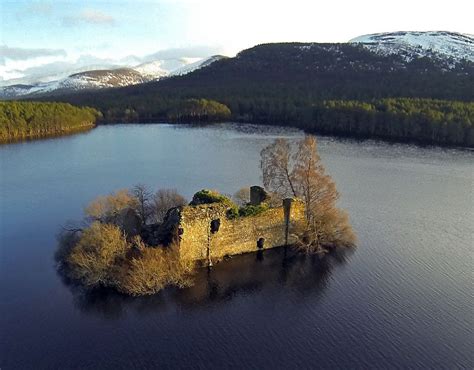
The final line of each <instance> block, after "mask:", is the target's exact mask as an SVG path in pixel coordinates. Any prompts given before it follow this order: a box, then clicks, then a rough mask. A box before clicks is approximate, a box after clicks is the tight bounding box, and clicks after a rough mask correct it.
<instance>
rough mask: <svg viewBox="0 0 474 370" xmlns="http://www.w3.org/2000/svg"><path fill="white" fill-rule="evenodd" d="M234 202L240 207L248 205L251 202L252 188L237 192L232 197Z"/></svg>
mask: <svg viewBox="0 0 474 370" xmlns="http://www.w3.org/2000/svg"><path fill="white" fill-rule="evenodd" d="M232 200H233V201H234V202H235V203H236V204H237V205H238V206H241V207H242V206H245V205H246V204H247V203H249V202H250V188H249V187H245V188H241V189H239V190H237V192H236V193H235V194H234V196H233V197H232Z"/></svg>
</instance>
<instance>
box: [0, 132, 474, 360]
mask: <svg viewBox="0 0 474 370" xmlns="http://www.w3.org/2000/svg"><path fill="white" fill-rule="evenodd" d="M301 136H302V133H301V132H300V131H298V130H293V129H289V130H288V129H283V128H276V127H271V128H269V127H260V126H253V125H234V124H223V125H210V126H207V127H205V128H199V127H192V126H171V125H143V126H137V125H120V126H107V127H99V128H97V129H95V130H93V131H91V132H88V133H85V134H80V135H76V136H70V137H65V138H58V139H51V140H44V141H36V142H29V143H18V144H11V145H4V146H1V147H0V166H1V167H0V186H1V191H0V209H1V211H0V212H1V223H0V225H1V228H0V236H1V239H0V240H1V270H0V274H1V281H0V284H1V286H0V288H1V306H0V307H1V315H0V320H1V321H0V327H1V331H2V335H1V336H0V340H1V347H0V349H1V358H0V360H1V362H0V367H2V368H70V367H75V368H77V367H80V368H88V367H93V368H143V367H159V368H167V367H186V366H187V367H196V368H228V367H234V368H235V367H239V368H242V367H244V368H295V367H303V368H308V367H311V368H314V367H321V368H334V367H340V368H368V367H371V368H390V367H397V368H400V367H411V368H417V367H418V368H420V367H423V368H440V367H443V368H472V367H473V366H474V360H473V356H472V354H471V349H472V345H473V314H472V312H473V311H472V282H473V281H472V244H473V243H472V242H473V240H472V235H473V234H474V226H473V221H472V220H473V219H474V212H473V173H474V165H473V163H474V161H473V159H474V153H472V152H468V151H462V150H454V149H444V148H420V147H416V146H411V145H405V144H386V143H381V142H377V141H363V142H357V141H354V140H339V139H334V138H327V137H323V138H319V150H320V154H321V157H322V159H323V162H324V163H325V165H326V167H327V169H328V172H329V173H330V174H331V175H332V176H333V177H334V179H335V180H336V183H337V185H338V189H339V190H340V192H341V194H342V197H341V201H340V205H341V206H342V207H343V208H346V209H347V210H348V211H349V213H350V216H351V221H352V223H353V225H354V228H355V230H356V232H357V234H358V237H359V246H358V248H357V249H356V250H355V252H354V253H352V254H350V255H345V256H341V255H337V256H332V257H330V258H329V259H326V260H323V261H320V260H319V259H317V258H311V257H304V256H294V255H293V254H292V253H291V252H289V255H287V256H286V258H284V257H285V255H284V253H285V251H284V249H279V250H274V251H268V252H266V253H264V254H263V255H257V254H255V255H253V254H250V255H244V256H239V257H235V258H232V259H231V260H230V261H227V262H225V263H222V264H220V265H218V266H216V268H215V269H213V270H212V271H211V272H209V273H208V272H207V271H206V270H202V271H201V272H200V273H199V275H198V276H197V277H196V281H195V285H194V286H193V287H192V288H189V289H184V290H166V291H165V292H163V293H160V294H158V295H155V296H151V297H141V298H129V297H123V296H120V295H117V294H115V293H112V292H100V293H97V292H96V293H95V294H90V293H88V294H86V293H85V292H84V291H82V290H80V289H77V287H76V288H74V287H72V286H70V285H68V284H64V283H63V282H62V280H61V279H60V278H59V277H58V275H57V274H56V272H55V268H54V264H53V254H54V250H55V248H56V241H55V234H56V233H57V231H58V229H59V226H60V225H61V224H64V223H65V222H66V221H67V220H70V219H76V220H77V219H79V218H80V217H81V213H82V208H83V207H84V205H85V204H87V202H88V201H90V200H91V199H92V198H94V197H95V196H97V195H98V194H104V193H108V192H111V191H113V190H116V189H119V188H124V187H130V186H131V185H133V184H135V183H138V182H142V183H145V184H147V185H149V186H151V187H153V188H161V187H177V188H178V190H179V191H180V192H182V193H183V194H185V195H186V196H188V197H190V196H191V195H192V194H193V193H194V192H195V191H196V190H198V189H200V188H203V187H212V188H217V189H220V190H222V191H223V192H226V193H233V192H234V191H236V190H237V189H239V188H240V187H242V186H244V185H252V184H256V183H259V182H260V180H259V169H258V161H259V152H260V150H261V149H262V148H263V147H264V146H265V145H267V144H268V143H270V142H271V141H272V140H273V139H274V138H276V137H287V138H289V139H291V140H296V139H299V138H300V137H301ZM287 253H288V252H287Z"/></svg>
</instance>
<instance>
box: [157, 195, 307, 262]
mask: <svg viewBox="0 0 474 370" xmlns="http://www.w3.org/2000/svg"><path fill="white" fill-rule="evenodd" d="M265 200H266V193H265V191H264V190H263V189H262V188H261V187H259V186H253V187H251V188H250V204H251V205H254V206H258V205H260V204H261V203H262V202H264V201H265ZM228 210H229V206H228V205H226V204H224V203H210V204H199V205H187V206H182V207H177V208H173V209H171V210H170V211H169V212H168V214H167V216H166V218H165V220H164V223H163V224H162V226H161V228H160V229H161V233H164V232H168V233H171V232H173V233H175V235H176V237H175V238H174V239H175V242H177V243H178V245H179V253H180V256H181V258H182V259H186V260H194V261H202V262H203V263H205V264H208V265H212V263H213V261H218V260H221V259H223V258H224V257H226V256H231V255H235V254H241V253H247V252H256V251H259V250H264V249H270V248H275V247H280V246H285V245H289V244H292V243H294V242H295V238H294V234H295V231H296V228H297V227H298V226H299V225H301V223H302V222H303V221H304V219H305V209H304V204H303V203H302V202H301V201H300V200H298V199H290V198H287V199H284V200H283V202H282V205H281V206H278V207H272V208H268V209H267V210H264V211H263V212H261V213H259V214H256V215H251V216H240V217H235V218H231V217H229V216H228Z"/></svg>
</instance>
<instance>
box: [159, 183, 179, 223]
mask: <svg viewBox="0 0 474 370" xmlns="http://www.w3.org/2000/svg"><path fill="white" fill-rule="evenodd" d="M152 203H153V204H152V208H153V218H154V220H155V222H163V219H164V218H165V216H166V212H168V210H169V209H170V208H173V207H178V206H184V205H185V204H186V203H187V202H186V199H185V198H184V197H183V196H182V195H180V194H179V193H178V191H177V190H176V189H160V190H158V191H157V192H156V193H155V195H154V196H153V202H152Z"/></svg>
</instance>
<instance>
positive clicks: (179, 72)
mask: <svg viewBox="0 0 474 370" xmlns="http://www.w3.org/2000/svg"><path fill="white" fill-rule="evenodd" d="M224 58H226V57H225V56H223V55H213V56H211V57H209V58H206V59H202V60H198V61H197V62H194V63H189V64H186V65H185V66H183V67H180V68H178V69H175V70H174V71H171V72H170V73H169V76H183V75H185V74H188V73H191V72H193V71H195V70H197V69H200V68H204V67H207V66H208V65H211V64H212V63H214V62H217V61H218V60H221V59H224Z"/></svg>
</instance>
